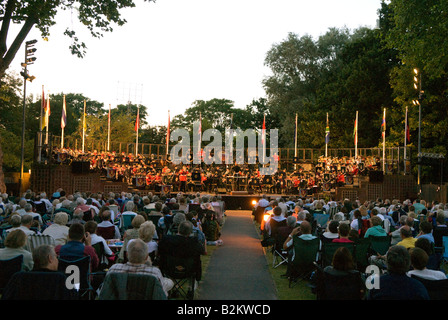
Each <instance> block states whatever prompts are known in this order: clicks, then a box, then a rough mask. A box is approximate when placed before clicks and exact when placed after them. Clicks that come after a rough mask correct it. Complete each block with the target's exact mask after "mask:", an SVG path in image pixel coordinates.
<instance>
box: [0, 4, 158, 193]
mask: <svg viewBox="0 0 448 320" xmlns="http://www.w3.org/2000/svg"><path fill="white" fill-rule="evenodd" d="M145 1H146V0H145ZM147 1H148V2H151V1H154V0H147ZM132 7H135V3H134V1H133V0H102V1H91V0H68V1H46V0H33V1H19V0H6V1H2V2H1V3H0V15H1V16H0V17H1V20H2V26H1V29H0V81H3V77H4V75H5V72H6V70H7V69H8V67H9V65H10V64H11V62H12V61H13V59H14V57H15V56H16V54H17V52H18V50H19V48H20V47H21V45H22V43H23V42H24V41H25V39H26V37H27V35H28V34H29V32H30V31H31V29H32V28H33V27H36V28H38V29H39V30H40V32H41V35H42V37H43V38H47V37H49V35H50V28H51V27H52V26H53V25H55V24H56V22H55V16H56V14H57V12H58V11H60V10H67V9H76V10H77V11H78V20H79V21H81V22H82V23H83V25H85V26H86V27H87V28H88V30H89V31H90V34H91V35H92V36H93V37H101V36H103V34H104V33H105V32H111V31H113V28H112V26H113V24H116V25H118V26H121V25H123V24H124V23H126V20H125V19H123V18H122V17H121V12H120V11H122V10H123V9H125V8H132ZM12 23H13V24H20V25H21V29H20V31H19V32H18V33H17V35H15V38H14V40H13V41H12V43H11V45H10V46H9V47H8V46H7V43H8V41H7V39H8V36H9V33H10V26H11V24H12ZM64 34H65V35H66V36H68V37H70V38H71V39H72V40H73V43H72V45H71V46H70V50H71V52H72V54H74V55H77V56H78V57H83V56H84V55H85V54H86V49H87V48H86V45H85V44H84V42H82V41H81V40H80V39H79V38H78V37H77V35H76V30H71V29H70V28H67V29H66V30H65V32H64ZM1 154H2V148H1V144H0V155H1ZM0 160H1V156H0ZM5 189H6V187H5V184H4V176H3V170H2V162H1V161H0V190H5Z"/></svg>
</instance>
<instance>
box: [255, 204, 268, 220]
mask: <svg viewBox="0 0 448 320" xmlns="http://www.w3.org/2000/svg"><path fill="white" fill-rule="evenodd" d="M265 209H266V207H260V206H258V207H257V208H256V209H254V210H253V213H252V215H253V216H254V221H255V222H257V223H259V224H261V220H263V214H264V210H265Z"/></svg>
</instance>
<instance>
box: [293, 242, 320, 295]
mask: <svg viewBox="0 0 448 320" xmlns="http://www.w3.org/2000/svg"><path fill="white" fill-rule="evenodd" d="M319 249H320V239H319V238H315V239H311V240H303V239H301V238H299V237H297V236H294V237H293V248H292V250H293V255H292V257H291V259H290V260H289V261H288V271H287V274H288V275H289V287H290V288H291V286H292V283H293V282H296V281H298V280H301V279H307V278H309V276H310V275H311V273H312V272H313V271H314V270H315V269H316V267H315V265H314V263H315V262H317V260H318V253H319Z"/></svg>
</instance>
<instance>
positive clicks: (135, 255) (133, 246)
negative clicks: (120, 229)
mask: <svg viewBox="0 0 448 320" xmlns="http://www.w3.org/2000/svg"><path fill="white" fill-rule="evenodd" d="M127 257H128V260H129V262H130V263H135V264H142V263H145V261H146V259H147V257H148V245H147V244H146V243H145V242H144V241H143V240H142V239H138V238H137V239H132V240H131V241H129V243H128V246H127Z"/></svg>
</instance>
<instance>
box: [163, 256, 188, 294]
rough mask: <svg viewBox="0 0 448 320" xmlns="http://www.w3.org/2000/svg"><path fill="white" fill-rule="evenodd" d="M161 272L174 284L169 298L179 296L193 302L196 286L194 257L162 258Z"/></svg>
mask: <svg viewBox="0 0 448 320" xmlns="http://www.w3.org/2000/svg"><path fill="white" fill-rule="evenodd" d="M164 261H165V263H164V267H163V268H162V272H163V273H164V275H165V276H167V277H169V278H170V279H171V280H173V282H174V286H173V288H172V289H171V291H170V296H176V295H179V296H180V297H182V298H184V299H186V300H193V298H194V291H195V284H196V276H197V272H196V261H195V258H194V257H188V258H183V257H175V256H172V255H167V256H166V257H164Z"/></svg>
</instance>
